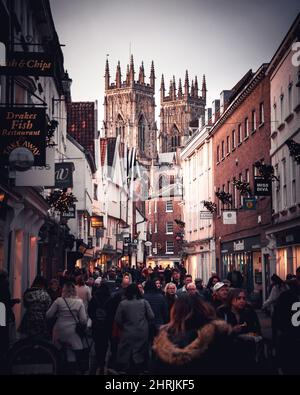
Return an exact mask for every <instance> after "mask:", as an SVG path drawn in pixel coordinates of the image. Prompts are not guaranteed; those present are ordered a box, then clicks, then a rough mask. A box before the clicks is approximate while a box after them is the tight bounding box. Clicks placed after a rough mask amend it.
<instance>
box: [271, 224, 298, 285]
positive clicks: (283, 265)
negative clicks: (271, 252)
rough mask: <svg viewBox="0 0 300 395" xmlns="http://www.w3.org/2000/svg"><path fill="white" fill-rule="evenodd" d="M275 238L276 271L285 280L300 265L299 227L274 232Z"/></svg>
mask: <svg viewBox="0 0 300 395" xmlns="http://www.w3.org/2000/svg"><path fill="white" fill-rule="evenodd" d="M274 237H275V239H276V273H277V275H278V276H279V277H280V278H281V279H283V280H285V279H286V276H287V274H289V273H291V274H295V273H296V269H297V268H298V267H300V227H294V228H291V229H287V230H283V231H281V232H278V233H274Z"/></svg>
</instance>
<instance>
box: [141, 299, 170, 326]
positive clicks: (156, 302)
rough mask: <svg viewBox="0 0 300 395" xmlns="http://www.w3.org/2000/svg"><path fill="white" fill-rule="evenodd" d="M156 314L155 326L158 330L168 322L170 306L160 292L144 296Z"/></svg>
mask: <svg viewBox="0 0 300 395" xmlns="http://www.w3.org/2000/svg"><path fill="white" fill-rule="evenodd" d="M144 299H146V300H147V301H148V302H149V304H150V306H151V309H152V311H153V313H154V325H155V326H156V328H157V329H158V328H159V327H160V326H161V325H163V324H166V323H167V322H168V306H167V302H166V300H165V297H164V296H163V295H162V294H161V293H160V292H148V293H145V294H144Z"/></svg>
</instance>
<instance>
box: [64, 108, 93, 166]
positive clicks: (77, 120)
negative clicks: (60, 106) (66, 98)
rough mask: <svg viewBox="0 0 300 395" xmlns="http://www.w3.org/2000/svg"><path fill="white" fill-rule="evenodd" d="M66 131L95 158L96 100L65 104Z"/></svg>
mask: <svg viewBox="0 0 300 395" xmlns="http://www.w3.org/2000/svg"><path fill="white" fill-rule="evenodd" d="M67 131H68V134H70V135H71V136H72V137H74V139H75V140H76V141H78V143H79V144H80V145H81V146H82V147H83V148H85V149H86V150H87V151H89V152H90V154H91V155H92V157H93V159H94V160H95V159H96V158H95V146H94V141H95V139H97V138H98V132H97V102H71V103H68V106H67Z"/></svg>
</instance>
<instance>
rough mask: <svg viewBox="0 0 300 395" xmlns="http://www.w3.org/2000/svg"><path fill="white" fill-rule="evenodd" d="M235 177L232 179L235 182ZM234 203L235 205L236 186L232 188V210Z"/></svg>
mask: <svg viewBox="0 0 300 395" xmlns="http://www.w3.org/2000/svg"><path fill="white" fill-rule="evenodd" d="M235 179H236V178H235V177H234V179H233V180H234V181H235ZM236 203H237V189H236V186H235V185H234V186H233V196H232V207H233V208H236Z"/></svg>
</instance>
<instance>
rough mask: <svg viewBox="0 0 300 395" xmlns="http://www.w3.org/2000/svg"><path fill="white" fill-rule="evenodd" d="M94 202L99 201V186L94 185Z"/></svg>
mask: <svg viewBox="0 0 300 395" xmlns="http://www.w3.org/2000/svg"><path fill="white" fill-rule="evenodd" d="M94 200H98V185H97V184H94Z"/></svg>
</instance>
